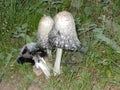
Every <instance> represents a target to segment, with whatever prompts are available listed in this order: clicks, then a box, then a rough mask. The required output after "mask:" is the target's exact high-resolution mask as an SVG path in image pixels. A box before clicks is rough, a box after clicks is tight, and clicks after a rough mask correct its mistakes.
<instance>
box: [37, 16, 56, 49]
mask: <svg viewBox="0 0 120 90" xmlns="http://www.w3.org/2000/svg"><path fill="white" fill-rule="evenodd" d="M53 24H54V21H53V19H52V18H51V17H50V16H46V15H44V16H43V17H42V18H41V19H40V21H39V25H38V33H37V44H38V46H39V47H41V48H49V43H48V34H49V32H50V31H51V29H52V27H53Z"/></svg>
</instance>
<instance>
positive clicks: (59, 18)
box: [49, 11, 81, 51]
mask: <svg viewBox="0 0 120 90" xmlns="http://www.w3.org/2000/svg"><path fill="white" fill-rule="evenodd" d="M49 43H50V44H51V46H52V47H57V48H63V49H65V50H74V51H75V50H77V49H78V48H79V47H81V43H80V41H79V40H78V37H77V33H76V27H75V22H74V18H73V16H72V14H71V13H69V12H67V11H62V12H59V13H58V14H57V15H56V16H55V19H54V26H53V29H52V30H51V31H50V33H49Z"/></svg>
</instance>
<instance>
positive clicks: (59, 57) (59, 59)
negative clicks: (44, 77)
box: [54, 48, 62, 76]
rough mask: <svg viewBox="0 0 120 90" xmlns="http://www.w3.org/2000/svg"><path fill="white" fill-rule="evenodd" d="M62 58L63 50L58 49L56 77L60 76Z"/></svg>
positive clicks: (55, 67) (55, 66) (55, 68)
mask: <svg viewBox="0 0 120 90" xmlns="http://www.w3.org/2000/svg"><path fill="white" fill-rule="evenodd" d="M61 57H62V48H57V52H56V59H55V64H54V76H56V75H57V74H60V71H61V70H60V63H61Z"/></svg>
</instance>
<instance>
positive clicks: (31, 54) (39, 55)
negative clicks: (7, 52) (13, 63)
mask: <svg viewBox="0 0 120 90" xmlns="http://www.w3.org/2000/svg"><path fill="white" fill-rule="evenodd" d="M36 46H37V43H34V42H31V43H28V44H26V45H24V46H23V48H22V49H21V52H20V54H19V56H18V57H17V62H18V63H20V64H23V63H25V62H30V63H32V64H33V65H35V67H36V68H37V69H38V70H39V71H40V72H41V70H42V72H44V74H45V75H46V76H47V78H49V76H50V71H49V67H48V66H47V64H46V60H44V58H46V55H47V54H46V52H44V51H43V50H42V49H40V48H37V47H36ZM33 70H34V66H33ZM42 72H41V73H42Z"/></svg>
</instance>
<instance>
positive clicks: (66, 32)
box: [32, 11, 81, 77]
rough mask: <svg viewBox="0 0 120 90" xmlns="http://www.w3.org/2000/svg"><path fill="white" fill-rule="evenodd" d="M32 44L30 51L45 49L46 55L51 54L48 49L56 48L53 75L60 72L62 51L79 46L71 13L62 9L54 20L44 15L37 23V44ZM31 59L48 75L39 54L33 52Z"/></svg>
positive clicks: (73, 49) (48, 70)
mask: <svg viewBox="0 0 120 90" xmlns="http://www.w3.org/2000/svg"><path fill="white" fill-rule="evenodd" d="M32 46H34V47H35V49H34V50H32V51H38V50H36V49H38V48H42V49H43V50H47V54H48V57H49V56H51V50H50V49H56V50H57V51H56V58H55V63H54V68H53V72H54V75H57V74H60V63H61V57H62V51H63V50H67V51H68V50H69V51H76V50H77V49H78V48H81V42H80V41H79V39H78V37H77V33H76V27H75V22H74V18H73V16H72V14H71V13H69V12H67V11H62V12H59V13H58V14H57V15H56V16H55V18H54V20H53V19H52V18H51V17H50V16H46V15H44V16H43V17H42V18H41V20H40V22H39V25H38V34H37V44H35V45H32ZM32 59H33V60H34V61H35V65H36V67H40V68H42V70H43V72H44V74H45V75H46V76H47V77H49V76H50V68H49V66H48V64H47V63H46V62H45V60H44V58H43V57H42V56H41V55H40V54H34V55H33V56H32ZM39 60H40V61H39Z"/></svg>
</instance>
